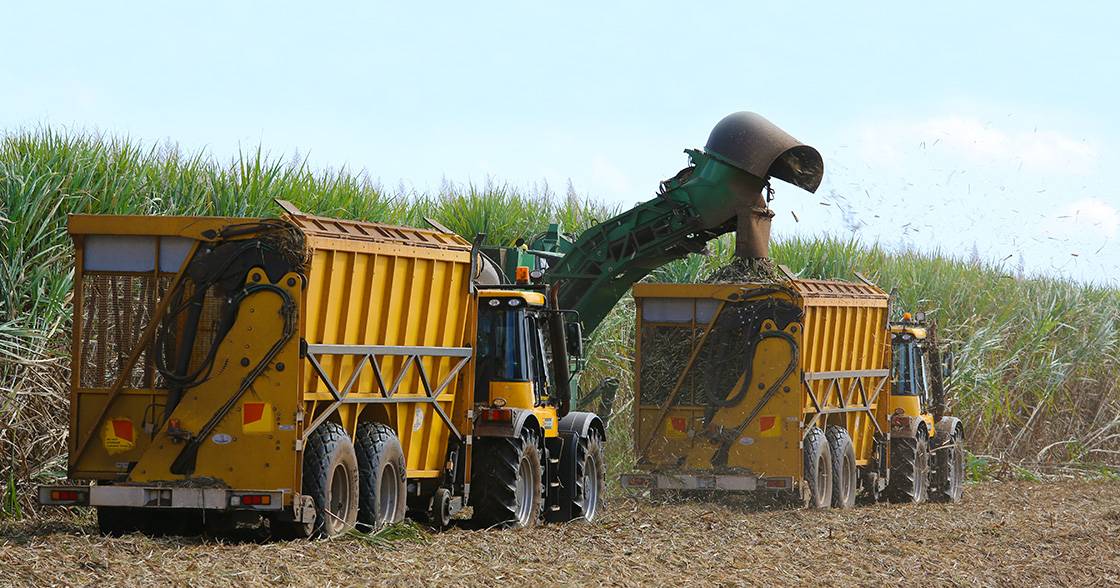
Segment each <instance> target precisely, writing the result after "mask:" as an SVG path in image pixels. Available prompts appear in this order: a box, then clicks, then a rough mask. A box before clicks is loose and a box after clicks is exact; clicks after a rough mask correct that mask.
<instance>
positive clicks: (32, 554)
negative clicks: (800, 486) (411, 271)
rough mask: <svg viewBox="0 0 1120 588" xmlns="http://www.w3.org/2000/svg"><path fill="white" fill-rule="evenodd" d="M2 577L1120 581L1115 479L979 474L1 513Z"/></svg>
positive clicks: (113, 580)
mask: <svg viewBox="0 0 1120 588" xmlns="http://www.w3.org/2000/svg"><path fill="white" fill-rule="evenodd" d="M0 570H3V574H2V576H0V584H4V585H8V584H11V585H72V586H83V585H100V584H108V585H118V586H120V585H141V584H145V585H154V584H164V583H170V584H174V585H189V586H228V585H231V584H234V585H266V584H271V585H294V586H315V587H317V588H322V587H326V586H354V585H368V584H371V583H379V584H390V585H417V584H422V585H429V584H441V585H495V586H496V585H507V586H508V585H529V584H532V585H556V584H561V585H573V584H583V585H595V584H612V585H633V586H638V585H649V584H684V583H695V584H699V585H710V584H726V585H736V584H739V585H763V584H770V585H774V584H777V585H807V584H825V585H834V584H864V585H884V584H890V585H899V584H908V585H929V584H933V585H1006V584H1009V583H1014V584H1017V585H1024V586H1036V585H1077V586H1087V585H1096V586H1100V585H1105V586H1108V585H1120V482H1118V481H1115V480H1112V481H1106V480H1100V481H1084V480H1067V481H1060V482H987V483H980V484H972V485H969V486H968V488H967V490H966V494H965V499H964V501H963V502H962V503H960V504H956V505H942V504H926V505H920V506H902V505H889V504H879V505H874V506H871V505H868V506H859V507H857V508H855V509H853V510H846V511H844V510H823V511H813V510H804V509H797V508H792V507H785V506H771V507H760V506H757V505H753V506H751V505H745V504H740V503H736V502H734V501H726V500H725V501H721V502H718V503H716V502H705V501H699V500H691V499H690V500H677V501H673V502H651V501H650V500H648V499H642V498H637V499H635V498H632V497H615V498H614V499H613V500H612V501H611V503H610V511H609V513H608V514H607V515H606V516H605V517H603V519H602V521H601V522H599V523H597V524H594V525H584V524H565V525H550V526H548V527H542V528H535V529H524V530H515V531H503V530H493V529H491V530H468V529H466V528H453V529H451V530H448V531H444V532H430V531H429V530H427V529H425V528H423V527H420V526H416V525H398V526H396V527H393V528H390V529H387V530H386V531H383V532H381V533H380V534H379V535H377V536H373V537H370V536H362V535H358V534H351V535H347V536H343V537H340V538H337V539H332V540H326V541H314V542H305V541H292V542H278V543H277V542H267V541H263V540H258V539H256V538H254V537H253V536H252V534H251V533H249V534H246V535H245V536H243V537H225V538H212V537H147V536H143V535H137V534H133V535H129V536H125V537H120V538H108V537H101V536H99V535H98V534H97V530H96V525H95V524H94V522H93V520H92V517H91V516H90V514H89V513H80V512H79V513H71V514H57V513H56V514H54V515H51V518H47V519H39V520H23V521H15V522H0Z"/></svg>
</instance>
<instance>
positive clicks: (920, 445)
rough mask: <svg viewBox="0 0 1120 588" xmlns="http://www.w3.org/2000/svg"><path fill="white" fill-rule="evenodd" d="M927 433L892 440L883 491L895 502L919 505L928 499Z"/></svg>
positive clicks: (919, 432)
mask: <svg viewBox="0 0 1120 588" xmlns="http://www.w3.org/2000/svg"><path fill="white" fill-rule="evenodd" d="M929 477H930V476H929V433H927V432H926V429H925V427H921V428H919V429H918V432H917V434H915V435H914V437H913V438H902V439H891V477H890V481H889V482H888V483H887V489H886V491H885V492H884V494H886V496H887V499H888V500H890V501H891V502H895V503H911V504H922V503H924V502H925V501H926V500H927V499H928V498H929Z"/></svg>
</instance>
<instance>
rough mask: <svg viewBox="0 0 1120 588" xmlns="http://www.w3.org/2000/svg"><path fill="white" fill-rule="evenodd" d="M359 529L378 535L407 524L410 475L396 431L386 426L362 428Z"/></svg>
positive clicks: (358, 445)
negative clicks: (396, 526) (387, 526)
mask: <svg viewBox="0 0 1120 588" xmlns="http://www.w3.org/2000/svg"><path fill="white" fill-rule="evenodd" d="M354 441H355V443H354V445H355V447H354V450H355V452H356V453H357V458H358V529H359V530H361V531H365V532H369V531H377V530H380V529H381V528H383V527H384V526H385V525H391V524H393V523H399V522H401V521H403V520H404V515H405V511H406V510H407V508H408V500H407V497H408V491H407V481H408V471H407V470H406V469H405V463H404V448H402V447H401V441H400V439H399V438H397V433H396V431H394V430H393V428H392V427H390V426H389V425H386V424H383V423H373V422H365V423H361V424H359V425H358V433H357V435H355V440H354Z"/></svg>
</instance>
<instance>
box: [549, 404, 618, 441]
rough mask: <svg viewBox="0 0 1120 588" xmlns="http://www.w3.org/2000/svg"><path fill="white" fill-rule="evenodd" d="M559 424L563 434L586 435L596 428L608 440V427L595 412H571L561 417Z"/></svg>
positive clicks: (604, 439)
mask: <svg viewBox="0 0 1120 588" xmlns="http://www.w3.org/2000/svg"><path fill="white" fill-rule="evenodd" d="M557 426H558V427H559V429H560V435H561V436H564V435H573V434H574V435H578V436H580V437H586V436H587V433H588V432H589V431H590V430H591V429H595V430H596V431H599V434H600V435H602V437H603V441H606V440H607V429H606V427H604V426H603V420H602V419H600V418H599V415H596V414H595V413H591V412H579V411H576V412H569V413H568V414H566V415H564V418H562V419H560V423H559V424H558V425H557Z"/></svg>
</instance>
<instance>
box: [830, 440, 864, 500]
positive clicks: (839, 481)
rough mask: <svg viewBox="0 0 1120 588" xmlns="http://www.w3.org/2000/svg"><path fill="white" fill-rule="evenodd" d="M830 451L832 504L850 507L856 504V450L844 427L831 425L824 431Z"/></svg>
mask: <svg viewBox="0 0 1120 588" xmlns="http://www.w3.org/2000/svg"><path fill="white" fill-rule="evenodd" d="M825 437H826V438H827V440H828V448H829V451H830V452H831V453H832V506H833V508H852V507H853V506H855V505H856V486H857V485H858V484H859V482H858V479H857V477H856V476H857V473H856V472H857V470H856V450H855V447H853V446H852V437H851V436H850V435H848V430H847V429H845V428H844V427H840V426H836V425H833V426H831V427H829V428H828V430H827V431H826V432H825Z"/></svg>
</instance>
